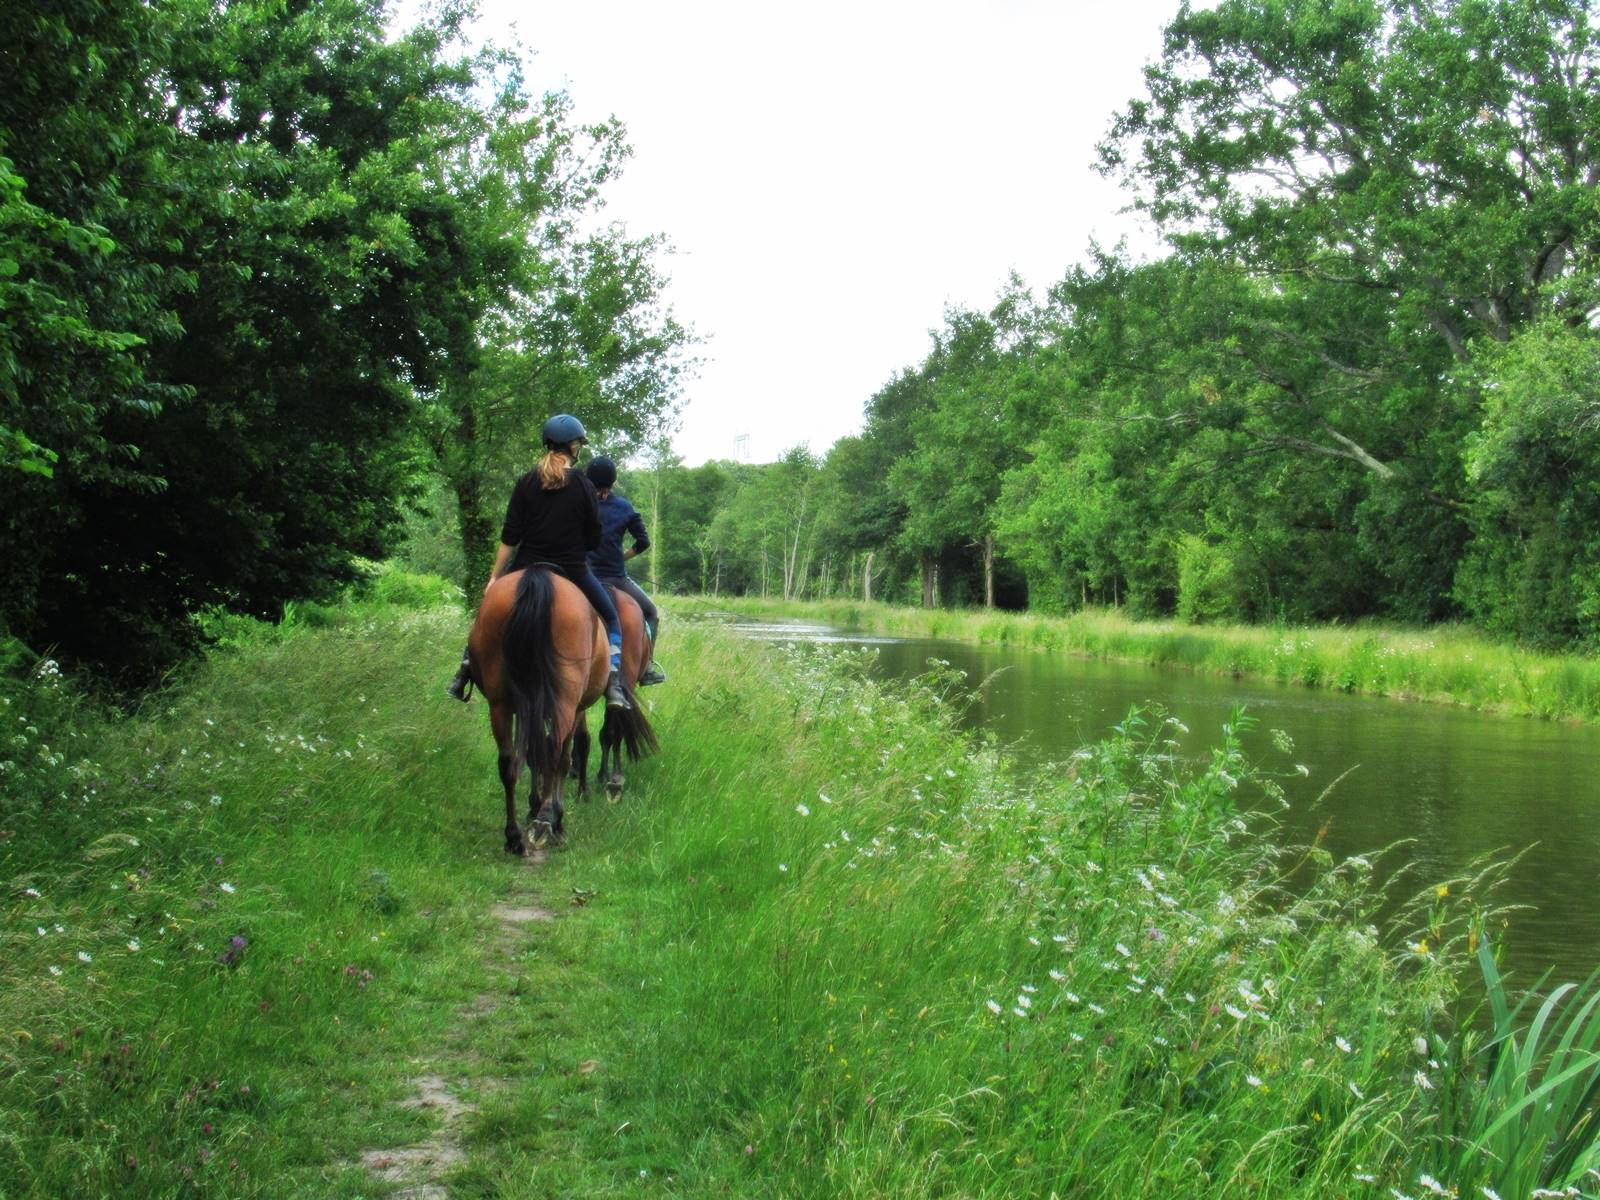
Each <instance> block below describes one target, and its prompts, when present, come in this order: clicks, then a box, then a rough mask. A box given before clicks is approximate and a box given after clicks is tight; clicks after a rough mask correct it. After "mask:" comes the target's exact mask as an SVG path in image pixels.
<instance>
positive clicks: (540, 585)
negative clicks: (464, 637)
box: [502, 567, 561, 779]
mask: <svg viewBox="0 0 1600 1200" xmlns="http://www.w3.org/2000/svg"><path fill="white" fill-rule="evenodd" d="M555 594H556V589H555V585H554V584H552V583H551V582H550V574H549V572H547V571H545V570H543V569H541V568H539V567H529V568H528V569H527V570H525V571H523V572H522V578H521V579H520V580H519V581H518V583H517V598H516V600H515V602H514V603H513V604H512V608H511V615H510V616H509V617H507V618H506V630H505V638H504V641H503V643H502V645H503V653H504V654H505V662H506V678H507V679H508V680H509V681H510V683H511V711H512V716H513V719H514V721H515V733H514V735H513V738H512V741H513V744H514V745H515V746H516V753H517V756H518V757H519V758H520V759H521V760H522V761H523V762H525V763H527V764H528V766H529V768H530V769H531V770H532V771H533V773H534V778H535V779H540V778H543V777H544V776H546V775H548V774H550V773H551V772H553V771H554V770H555V769H556V767H557V765H558V764H559V763H560V761H561V747H560V746H559V745H557V744H556V682H557V679H558V678H559V676H558V675H557V673H556V643H555V638H553V637H552V636H551V633H550V615H551V609H552V608H553V601H554V600H555Z"/></svg>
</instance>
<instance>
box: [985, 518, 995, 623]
mask: <svg viewBox="0 0 1600 1200" xmlns="http://www.w3.org/2000/svg"><path fill="white" fill-rule="evenodd" d="M983 606H984V607H985V608H993V607H994V534H992V533H990V534H986V535H985V536H984V539H983Z"/></svg>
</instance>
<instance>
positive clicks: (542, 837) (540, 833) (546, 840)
mask: <svg viewBox="0 0 1600 1200" xmlns="http://www.w3.org/2000/svg"><path fill="white" fill-rule="evenodd" d="M528 832H529V833H530V834H532V835H533V847H534V849H535V850H543V849H544V848H545V847H546V846H548V845H549V844H550V839H551V837H553V836H554V835H555V830H554V829H552V828H551V826H550V822H549V821H535V822H534V823H533V824H532V825H529V826H528Z"/></svg>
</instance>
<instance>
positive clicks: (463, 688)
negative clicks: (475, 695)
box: [444, 665, 472, 704]
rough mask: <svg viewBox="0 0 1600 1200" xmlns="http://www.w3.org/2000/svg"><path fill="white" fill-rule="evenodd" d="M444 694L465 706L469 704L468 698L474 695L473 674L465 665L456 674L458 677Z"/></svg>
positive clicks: (451, 682)
mask: <svg viewBox="0 0 1600 1200" xmlns="http://www.w3.org/2000/svg"><path fill="white" fill-rule="evenodd" d="M444 694H445V695H447V696H449V697H450V698H451V699H452V700H459V701H461V703H463V704H465V703H466V702H467V699H468V697H470V696H471V695H472V673H471V672H470V671H468V670H467V668H466V666H465V665H463V666H462V667H461V669H460V670H458V671H457V672H456V677H455V678H454V679H452V680H451V681H450V684H449V686H448V687H446V688H445V689H444Z"/></svg>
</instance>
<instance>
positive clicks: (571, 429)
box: [544, 413, 589, 447]
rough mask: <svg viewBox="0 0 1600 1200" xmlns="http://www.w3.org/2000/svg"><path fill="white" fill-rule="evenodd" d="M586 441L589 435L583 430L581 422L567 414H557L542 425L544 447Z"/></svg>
mask: <svg viewBox="0 0 1600 1200" xmlns="http://www.w3.org/2000/svg"><path fill="white" fill-rule="evenodd" d="M588 440H589V435H588V434H587V433H585V432H584V430H583V422H582V421H580V420H578V418H577V417H574V416H572V415H570V414H568V413H557V414H556V415H555V416H553V417H551V418H550V419H549V420H548V421H546V422H545V423H544V444H545V445H546V446H550V447H556V446H567V445H570V444H571V443H573V442H587V441H588Z"/></svg>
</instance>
